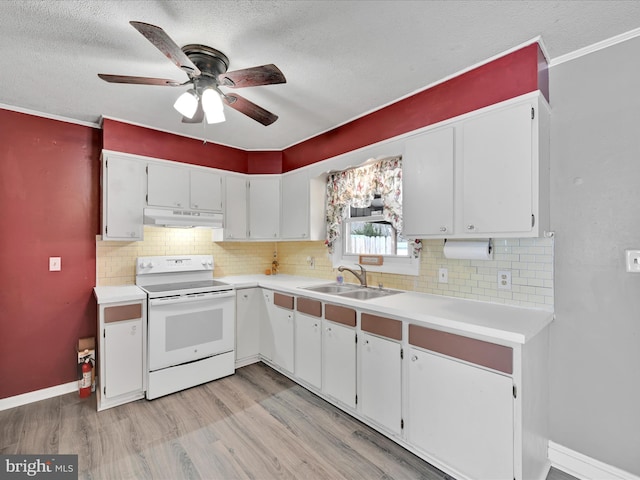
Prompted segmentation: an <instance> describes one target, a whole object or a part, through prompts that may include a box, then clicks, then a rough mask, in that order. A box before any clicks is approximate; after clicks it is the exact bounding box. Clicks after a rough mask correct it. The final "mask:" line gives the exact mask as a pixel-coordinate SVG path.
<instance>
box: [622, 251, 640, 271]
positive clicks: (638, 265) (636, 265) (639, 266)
mask: <svg viewBox="0 0 640 480" xmlns="http://www.w3.org/2000/svg"><path fill="white" fill-rule="evenodd" d="M625 258H626V263H627V272H630V273H640V250H625Z"/></svg>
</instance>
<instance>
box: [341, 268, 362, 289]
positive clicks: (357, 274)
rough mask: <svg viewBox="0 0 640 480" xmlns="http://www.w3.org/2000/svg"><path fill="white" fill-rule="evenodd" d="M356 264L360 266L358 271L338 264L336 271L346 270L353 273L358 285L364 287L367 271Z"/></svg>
mask: <svg viewBox="0 0 640 480" xmlns="http://www.w3.org/2000/svg"><path fill="white" fill-rule="evenodd" d="M356 265H358V266H359V267H360V273H357V272H354V271H353V270H351V269H350V268H347V267H343V266H342V265H340V266H339V267H338V271H339V272H344V271H345V270H346V271H347V272H351V273H353V274H354V275H355V277H356V278H357V279H358V280H359V281H360V286H362V287H366V286H367V271H366V270H365V269H364V267H363V266H362V265H360V264H359V263H356Z"/></svg>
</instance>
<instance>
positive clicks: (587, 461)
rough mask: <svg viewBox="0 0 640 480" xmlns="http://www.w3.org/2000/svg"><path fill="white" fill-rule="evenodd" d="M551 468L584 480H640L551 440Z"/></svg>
mask: <svg viewBox="0 0 640 480" xmlns="http://www.w3.org/2000/svg"><path fill="white" fill-rule="evenodd" d="M549 460H550V461H551V466H552V467H555V468H557V469H558V470H562V471H563V472H565V473H568V474H569V475H573V476H574V477H577V478H580V479H582V480H640V477H638V476H636V475H634V474H633V473H629V472H625V471H624V470H621V469H619V468H616V467H613V466H611V465H608V464H606V463H603V462H600V461H599V460H595V459H593V458H591V457H587V456H586V455H583V454H582V453H578V452H575V451H573V450H571V449H569V448H567V447H563V446H562V445H558V444H557V443H555V442H552V441H551V440H549Z"/></svg>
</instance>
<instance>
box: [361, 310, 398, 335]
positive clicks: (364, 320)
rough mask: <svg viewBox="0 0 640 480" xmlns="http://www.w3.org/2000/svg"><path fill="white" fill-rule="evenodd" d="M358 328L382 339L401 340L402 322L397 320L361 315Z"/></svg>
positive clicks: (366, 314) (368, 314)
mask: <svg viewBox="0 0 640 480" xmlns="http://www.w3.org/2000/svg"><path fill="white" fill-rule="evenodd" d="M360 328H362V330H364V331H366V332H370V333H374V334H376V335H380V336H382V337H387V338H391V339H393V340H402V322H401V321H399V320H393V319H391V318H386V317H379V316H377V315H371V314H370V313H363V314H362V315H361V317H360Z"/></svg>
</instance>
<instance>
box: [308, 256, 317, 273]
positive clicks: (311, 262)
mask: <svg viewBox="0 0 640 480" xmlns="http://www.w3.org/2000/svg"><path fill="white" fill-rule="evenodd" d="M307 265H309V268H310V269H311V270H313V269H315V268H316V259H315V257H307Z"/></svg>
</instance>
